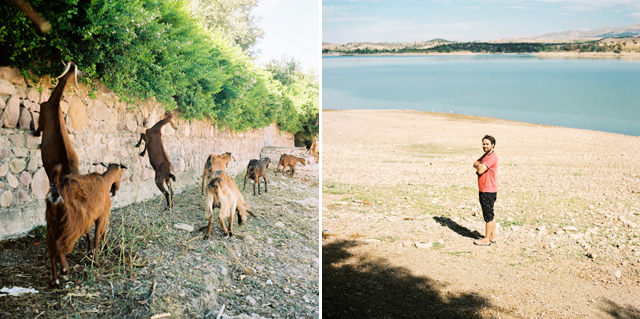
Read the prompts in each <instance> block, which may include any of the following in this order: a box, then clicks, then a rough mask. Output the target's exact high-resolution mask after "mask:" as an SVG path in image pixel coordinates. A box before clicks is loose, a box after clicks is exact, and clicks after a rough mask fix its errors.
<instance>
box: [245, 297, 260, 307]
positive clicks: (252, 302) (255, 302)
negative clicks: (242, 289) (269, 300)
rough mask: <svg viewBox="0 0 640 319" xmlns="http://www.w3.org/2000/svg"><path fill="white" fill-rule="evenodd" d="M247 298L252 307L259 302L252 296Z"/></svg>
mask: <svg viewBox="0 0 640 319" xmlns="http://www.w3.org/2000/svg"><path fill="white" fill-rule="evenodd" d="M246 299H247V302H248V303H249V304H251V306H252V307H255V306H256V305H257V304H258V302H257V301H256V300H255V299H253V298H252V297H251V296H247V298H246Z"/></svg>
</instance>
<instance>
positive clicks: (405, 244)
mask: <svg viewBox="0 0 640 319" xmlns="http://www.w3.org/2000/svg"><path fill="white" fill-rule="evenodd" d="M411 246H413V243H412V242H410V241H403V242H402V247H411Z"/></svg>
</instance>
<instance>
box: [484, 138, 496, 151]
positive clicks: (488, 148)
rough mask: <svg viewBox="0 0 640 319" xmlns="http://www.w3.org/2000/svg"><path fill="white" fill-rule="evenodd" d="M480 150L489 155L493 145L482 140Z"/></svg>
mask: <svg viewBox="0 0 640 319" xmlns="http://www.w3.org/2000/svg"><path fill="white" fill-rule="evenodd" d="M482 150H483V151H484V152H485V153H487V154H489V153H490V152H491V151H493V145H491V141H489V140H487V139H483V140H482Z"/></svg>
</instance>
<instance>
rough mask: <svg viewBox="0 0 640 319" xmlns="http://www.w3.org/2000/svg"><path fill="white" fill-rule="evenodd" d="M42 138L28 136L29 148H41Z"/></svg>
mask: <svg viewBox="0 0 640 319" xmlns="http://www.w3.org/2000/svg"><path fill="white" fill-rule="evenodd" d="M41 138H42V137H40V136H33V135H31V134H27V148H31V149H34V148H38V146H40V141H41Z"/></svg>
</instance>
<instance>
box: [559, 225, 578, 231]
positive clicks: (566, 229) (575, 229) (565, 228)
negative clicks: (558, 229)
mask: <svg viewBox="0 0 640 319" xmlns="http://www.w3.org/2000/svg"><path fill="white" fill-rule="evenodd" d="M562 229H563V230H564V231H578V228H576V227H575V226H565V227H562Z"/></svg>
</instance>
